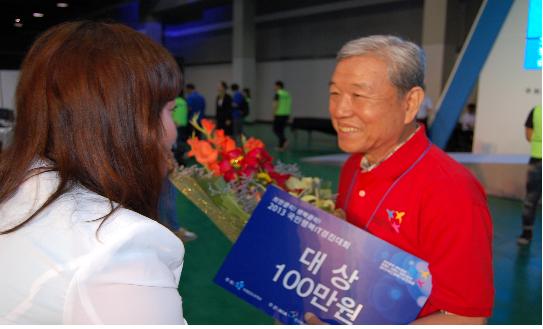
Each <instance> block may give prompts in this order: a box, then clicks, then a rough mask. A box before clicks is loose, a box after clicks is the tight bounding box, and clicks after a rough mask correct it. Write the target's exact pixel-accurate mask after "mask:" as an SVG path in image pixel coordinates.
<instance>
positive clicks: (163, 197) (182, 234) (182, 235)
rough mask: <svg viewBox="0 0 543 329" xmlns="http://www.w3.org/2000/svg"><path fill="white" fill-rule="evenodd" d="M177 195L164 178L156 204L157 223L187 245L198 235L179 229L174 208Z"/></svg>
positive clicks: (173, 187) (172, 186) (169, 182)
mask: <svg viewBox="0 0 543 329" xmlns="http://www.w3.org/2000/svg"><path fill="white" fill-rule="evenodd" d="M178 193H179V192H178V191H177V188H175V186H174V185H173V183H172V182H171V181H170V180H169V179H168V178H167V177H166V178H165V179H164V183H163V185H162V190H161V193H160V199H159V203H158V214H159V222H160V223H161V224H162V225H164V226H166V227H167V228H168V229H170V231H172V233H173V234H175V236H177V237H178V238H179V239H181V241H183V242H184V243H187V242H190V241H193V240H196V239H197V238H198V235H196V233H194V232H191V231H189V230H188V229H186V228H184V227H181V225H180V224H179V216H178V215H177V209H176V206H175V200H176V198H177V194H178Z"/></svg>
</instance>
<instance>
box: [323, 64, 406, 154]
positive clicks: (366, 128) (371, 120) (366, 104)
mask: <svg viewBox="0 0 543 329" xmlns="http://www.w3.org/2000/svg"><path fill="white" fill-rule="evenodd" d="M329 109H330V115H331V118H332V123H333V125H334V128H335V129H336V131H337V133H338V144H339V147H340V148H341V149H342V150H343V151H345V152H347V153H365V154H366V155H367V156H368V157H370V156H371V157H373V159H374V160H379V159H380V157H384V156H385V155H386V154H387V153H388V152H389V151H390V150H391V149H392V148H393V147H394V146H395V145H397V143H398V141H399V139H400V136H401V135H402V133H403V132H404V130H405V126H406V124H407V123H408V122H406V121H408V120H407V119H406V110H407V104H406V102H405V101H404V100H403V97H400V95H399V93H398V90H397V89H396V87H395V86H394V85H393V84H392V82H390V80H389V78H388V71H387V64H386V62H385V61H383V60H382V59H380V58H378V57H375V56H355V57H349V58H346V59H343V60H341V61H340V62H338V64H337V65H336V69H335V71H334V74H333V75H332V80H331V82H330V108H329Z"/></svg>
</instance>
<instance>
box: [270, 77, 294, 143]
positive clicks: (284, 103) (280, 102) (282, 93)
mask: <svg viewBox="0 0 543 329" xmlns="http://www.w3.org/2000/svg"><path fill="white" fill-rule="evenodd" d="M291 112H292V99H291V97H290V94H289V93H288V91H286V90H285V86H284V84H283V82H282V81H276V82H275V97H274V99H273V132H274V134H275V135H276V136H277V138H278V139H279V146H278V147H277V150H278V151H284V150H285V149H286V148H287V145H288V141H287V138H286V137H285V127H286V126H287V123H288V119H289V117H290V114H291Z"/></svg>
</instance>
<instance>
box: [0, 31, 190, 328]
mask: <svg viewBox="0 0 543 329" xmlns="http://www.w3.org/2000/svg"><path fill="white" fill-rule="evenodd" d="M180 88H181V73H180V71H179V67H178V65H177V64H176V62H175V60H174V59H173V58H172V56H171V55H170V54H169V53H168V52H167V50H166V49H164V48H163V47H162V46H160V45H158V44H156V43H155V42H153V41H152V40H151V39H149V38H148V37H146V36H145V35H143V34H141V33H138V32H136V31H134V30H133V29H131V28H129V27H126V26H123V25H121V24H114V23H97V22H89V21H83V22H71V23H64V24H62V25H59V26H56V27H53V28H51V29H49V30H48V31H46V32H45V33H43V34H42V35H41V36H40V37H39V38H38V39H37V40H36V42H35V43H34V45H33V46H32V48H31V49H30V51H29V52H28V54H27V56H26V58H25V60H24V62H23V65H22V69H21V73H20V80H19V83H18V86H17V92H16V104H17V106H16V109H17V111H16V113H17V116H16V123H15V130H14V138H13V142H12V144H11V145H10V147H9V148H8V149H7V150H5V152H3V153H2V155H1V156H0V267H1V268H2V275H1V276H0V278H1V280H0V324H185V323H186V321H185V319H184V317H183V310H182V301H181V297H180V295H179V293H178V291H177V288H178V284H179V279H180V275H181V269H182V266H183V255H184V247H183V244H182V242H181V241H180V240H179V239H178V238H177V237H176V236H175V235H174V234H173V233H171V232H170V231H169V230H168V229H167V228H165V227H163V226H162V225H160V224H158V223H157V222H156V221H155V220H156V219H157V203H158V198H159V194H160V189H161V184H162V181H163V179H164V177H165V176H166V174H167V172H168V165H167V163H168V159H169V157H170V156H171V152H170V151H169V150H171V146H172V144H173V143H174V141H175V139H176V129H175V124H174V123H173V121H172V116H171V111H172V108H173V105H174V102H173V100H174V98H175V96H176V95H177V94H178V92H179V90H180Z"/></svg>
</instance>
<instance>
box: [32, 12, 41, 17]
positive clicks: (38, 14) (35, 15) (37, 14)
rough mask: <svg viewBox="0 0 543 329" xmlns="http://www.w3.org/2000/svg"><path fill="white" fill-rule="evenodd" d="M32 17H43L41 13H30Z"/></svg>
mask: <svg viewBox="0 0 543 329" xmlns="http://www.w3.org/2000/svg"><path fill="white" fill-rule="evenodd" d="M32 16H34V17H43V13H32Z"/></svg>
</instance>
